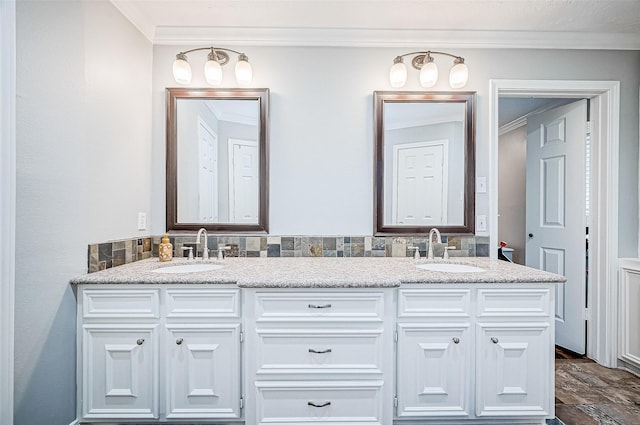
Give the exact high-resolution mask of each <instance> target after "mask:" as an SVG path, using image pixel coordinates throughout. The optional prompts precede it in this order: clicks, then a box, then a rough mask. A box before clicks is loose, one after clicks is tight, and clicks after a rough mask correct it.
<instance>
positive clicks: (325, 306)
mask: <svg viewBox="0 0 640 425" xmlns="http://www.w3.org/2000/svg"><path fill="white" fill-rule="evenodd" d="M309 308H331V304H322V305H315V304H309Z"/></svg>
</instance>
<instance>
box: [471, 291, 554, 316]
mask: <svg viewBox="0 0 640 425" xmlns="http://www.w3.org/2000/svg"><path fill="white" fill-rule="evenodd" d="M549 291H550V290H549V289H546V288H541V289H480V290H478V316H479V317H505V316H512V317H513V316H533V317H547V316H548V315H549V309H550V305H549V300H550V293H549Z"/></svg>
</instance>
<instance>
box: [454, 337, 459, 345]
mask: <svg viewBox="0 0 640 425" xmlns="http://www.w3.org/2000/svg"><path fill="white" fill-rule="evenodd" d="M453 343H454V344H460V338H458V337H457V336H454V337H453Z"/></svg>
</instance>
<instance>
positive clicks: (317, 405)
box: [307, 401, 331, 407]
mask: <svg viewBox="0 0 640 425" xmlns="http://www.w3.org/2000/svg"><path fill="white" fill-rule="evenodd" d="M330 405H331V402H330V401H325V402H324V403H320V404H316V403H314V402H313V401H309V402H307V406H313V407H327V406H330Z"/></svg>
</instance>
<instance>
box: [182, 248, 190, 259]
mask: <svg viewBox="0 0 640 425" xmlns="http://www.w3.org/2000/svg"><path fill="white" fill-rule="evenodd" d="M182 251H189V260H193V247H192V246H183V247H182Z"/></svg>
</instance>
